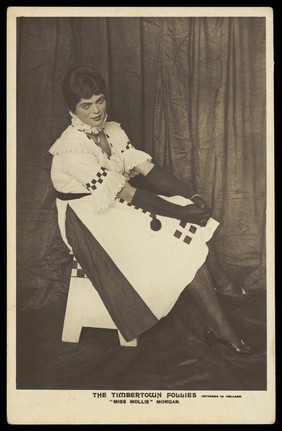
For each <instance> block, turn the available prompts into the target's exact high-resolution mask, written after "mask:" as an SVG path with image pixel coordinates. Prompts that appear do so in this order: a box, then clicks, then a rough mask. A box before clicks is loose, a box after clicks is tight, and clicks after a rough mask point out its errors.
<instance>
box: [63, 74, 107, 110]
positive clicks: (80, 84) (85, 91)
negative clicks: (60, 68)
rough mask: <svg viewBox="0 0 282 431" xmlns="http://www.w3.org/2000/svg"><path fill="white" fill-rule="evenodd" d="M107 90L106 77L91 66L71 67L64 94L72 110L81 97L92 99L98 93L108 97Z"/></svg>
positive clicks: (64, 84) (67, 75)
mask: <svg viewBox="0 0 282 431" xmlns="http://www.w3.org/2000/svg"><path fill="white" fill-rule="evenodd" d="M106 90H107V88H106V83H105V81H104V79H103V78H102V77H101V75H99V73H97V72H96V71H95V69H93V68H92V67H91V66H78V67H74V68H73V69H70V70H69V71H68V72H67V73H66V75H65V78H64V82H63V96H64V99H65V101H66V103H67V105H68V107H69V109H70V110H71V111H72V112H74V111H75V107H76V105H77V104H78V102H79V101H80V100H81V99H90V98H91V97H92V96H93V95H98V94H104V96H105V97H106Z"/></svg>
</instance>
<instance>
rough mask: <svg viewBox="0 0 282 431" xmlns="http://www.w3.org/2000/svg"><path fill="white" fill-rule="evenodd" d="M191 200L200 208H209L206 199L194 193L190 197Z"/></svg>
mask: <svg viewBox="0 0 282 431" xmlns="http://www.w3.org/2000/svg"><path fill="white" fill-rule="evenodd" d="M191 201H192V202H194V204H195V205H197V207H199V208H201V209H210V208H209V207H208V205H207V203H206V201H205V200H204V199H203V198H202V197H201V196H199V195H195V196H194V197H192V198H191Z"/></svg>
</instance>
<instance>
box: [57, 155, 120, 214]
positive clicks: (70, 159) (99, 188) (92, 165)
mask: <svg viewBox="0 0 282 431" xmlns="http://www.w3.org/2000/svg"><path fill="white" fill-rule="evenodd" d="M60 157H61V158H63V160H62V162H63V164H64V166H65V168H66V169H67V171H68V174H69V175H70V176H71V177H73V178H75V179H76V180H77V181H79V182H80V183H81V184H82V185H83V186H84V187H85V188H86V189H87V190H88V191H89V192H90V193H91V195H92V196H91V198H92V205H93V211H94V212H96V213H99V212H102V211H104V210H105V209H107V208H108V207H109V206H110V205H111V203H112V202H114V200H115V198H116V196H117V194H118V193H119V192H120V191H121V189H122V188H123V187H124V185H125V181H126V179H125V177H124V176H123V175H121V174H120V173H117V172H113V171H110V170H108V169H107V168H106V167H105V166H103V165H102V164H100V163H99V162H98V160H97V159H96V157H95V156H94V155H93V154H86V153H84V154H77V153H65V154H60Z"/></svg>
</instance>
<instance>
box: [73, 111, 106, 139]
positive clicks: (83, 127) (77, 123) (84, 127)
mask: <svg viewBox="0 0 282 431" xmlns="http://www.w3.org/2000/svg"><path fill="white" fill-rule="evenodd" d="M69 114H70V116H71V117H72V118H71V125H72V126H73V127H74V128H75V129H77V130H79V131H80V132H85V133H90V134H91V133H94V135H99V133H101V132H102V131H103V130H104V128H105V122H106V121H107V115H106V116H105V119H104V121H103V124H101V126H99V127H92V126H89V125H88V124H85V123H83V122H82V121H81V120H80V119H79V118H78V116H77V115H75V114H74V113H73V112H71V111H70V112H69Z"/></svg>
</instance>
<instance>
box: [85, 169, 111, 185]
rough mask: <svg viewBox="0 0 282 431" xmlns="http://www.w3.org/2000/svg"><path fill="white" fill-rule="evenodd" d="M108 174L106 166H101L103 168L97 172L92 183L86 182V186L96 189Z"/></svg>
mask: <svg viewBox="0 0 282 431" xmlns="http://www.w3.org/2000/svg"><path fill="white" fill-rule="evenodd" d="M107 175H108V171H107V169H106V168H104V166H102V167H101V170H100V171H98V172H97V174H96V178H93V180H91V182H90V183H86V184H85V185H86V187H87V189H88V190H91V189H92V190H96V189H97V186H99V184H102V182H103V181H104V178H103V177H106V176H107Z"/></svg>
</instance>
